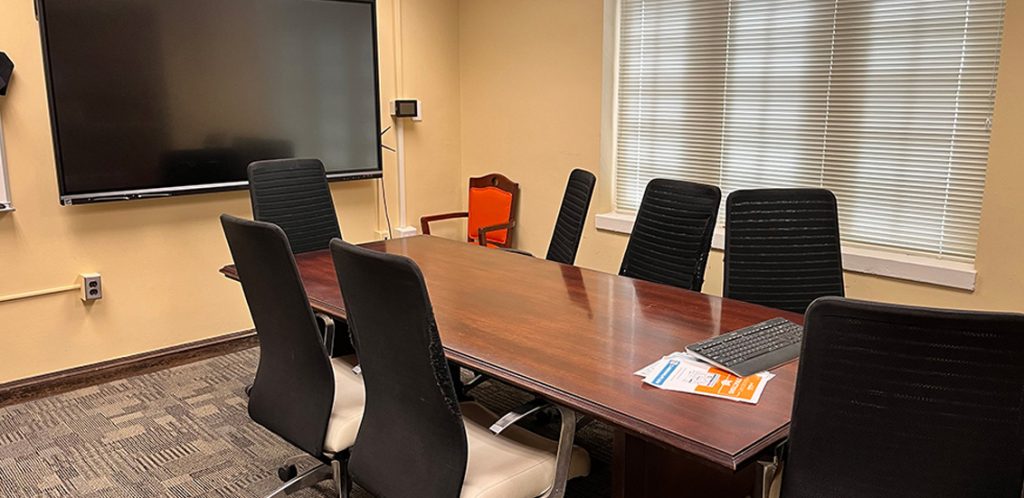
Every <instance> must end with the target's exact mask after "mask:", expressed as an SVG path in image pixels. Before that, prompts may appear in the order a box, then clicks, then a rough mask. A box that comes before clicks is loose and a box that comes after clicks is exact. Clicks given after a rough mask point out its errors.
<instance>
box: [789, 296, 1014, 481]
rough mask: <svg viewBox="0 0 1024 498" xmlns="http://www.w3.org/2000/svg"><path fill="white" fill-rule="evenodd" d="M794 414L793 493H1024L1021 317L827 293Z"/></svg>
mask: <svg viewBox="0 0 1024 498" xmlns="http://www.w3.org/2000/svg"><path fill="white" fill-rule="evenodd" d="M792 420H793V422H792V425H791V427H790V431H789V441H790V443H789V457H788V459H787V461H786V465H785V471H784V473H783V475H782V496H783V497H784V498H802V497H821V496H843V497H849V498H862V497H890V496H901V497H933V498H934V497H940V498H941V497H966V496H971V497H974V496H978V497H981V496H985V497H1006V498H1019V497H1020V496H1021V486H1022V483H1024V315H1017V314H1001V313H978V312H965V311H944V310H932V309H924V308H912V307H903V306H894V305H886V304H876V303H866V302H857V301H849V300H846V299H842V298H835V297H826V298H821V299H819V300H817V301H815V302H814V304H812V305H811V306H810V308H808V310H807V322H806V332H805V335H804V343H803V352H802V354H801V355H800V371H799V373H798V374H797V384H796V398H795V401H794V406H793V419H792Z"/></svg>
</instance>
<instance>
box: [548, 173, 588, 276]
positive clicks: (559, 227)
mask: <svg viewBox="0 0 1024 498" xmlns="http://www.w3.org/2000/svg"><path fill="white" fill-rule="evenodd" d="M595 184H597V177H596V176H594V174H593V173H591V172H589V171H586V170H582V169H574V170H572V173H569V182H568V183H567V184H566V186H565V196H563V197H562V207H561V208H560V209H559V210H558V219H557V221H555V231H554V233H553V234H551V243H550V244H549V245H548V255H547V259H548V260H549V261H557V262H559V263H564V264H567V265H571V264H574V263H575V262H576V252H577V251H578V250H579V248H580V239H581V238H582V237H583V226H584V225H585V224H586V223H587V212H588V211H589V210H590V199H591V198H592V197H593V195H594V185H595Z"/></svg>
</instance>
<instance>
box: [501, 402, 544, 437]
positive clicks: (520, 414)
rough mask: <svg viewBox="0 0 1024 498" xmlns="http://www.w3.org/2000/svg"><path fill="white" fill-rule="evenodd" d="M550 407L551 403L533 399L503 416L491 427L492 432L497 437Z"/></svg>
mask: <svg viewBox="0 0 1024 498" xmlns="http://www.w3.org/2000/svg"><path fill="white" fill-rule="evenodd" d="M549 405H551V403H549V402H548V401H547V400H545V399H541V398H533V399H532V400H530V401H527V402H526V403H523V404H522V405H519V406H517V407H515V408H513V409H511V410H509V412H508V413H506V414H504V415H502V416H501V418H499V419H498V421H497V422H495V423H494V424H492V425H491V432H493V433H494V434H495V435H497V434H501V433H502V432H504V431H505V429H508V428H509V427H511V426H513V425H515V424H517V423H519V421H520V420H522V419H524V418H526V417H529V416H530V415H533V414H534V413H537V412H539V411H540V410H543V409H544V408H545V407H547V406H549Z"/></svg>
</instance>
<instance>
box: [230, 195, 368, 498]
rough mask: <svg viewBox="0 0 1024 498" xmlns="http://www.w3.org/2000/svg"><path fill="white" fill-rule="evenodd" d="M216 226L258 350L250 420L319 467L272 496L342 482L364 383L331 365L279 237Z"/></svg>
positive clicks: (236, 222)
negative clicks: (253, 328) (228, 254)
mask: <svg viewBox="0 0 1024 498" xmlns="http://www.w3.org/2000/svg"><path fill="white" fill-rule="evenodd" d="M221 224H222V225H223V227H224V234H225V236H226V237H227V240H228V246H229V247H230V248H231V256H232V258H233V259H234V262H235V267H236V269H237V271H238V278H239V280H240V281H241V284H242V290H243V291H244V293H245V300H246V302H247V303H248V305H249V312H250V313H251V315H252V320H253V323H254V324H255V325H256V335H257V336H258V338H259V342H260V361H259V366H258V367H257V369H256V380H255V381H254V382H253V386H252V390H251V392H250V397H249V416H250V417H252V419H253V420H254V421H255V422H256V423H258V424H260V425H262V426H263V427H266V428H267V429H268V430H270V431H271V432H273V433H274V434H277V435H278V436H280V437H281V438H283V439H285V440H286V441H288V442H289V443H291V444H293V445H295V446H297V447H298V448H300V449H301V450H303V451H305V452H306V453H308V454H310V455H312V456H313V457H315V458H317V459H319V460H320V461H321V465H319V466H317V467H314V468H313V469H311V470H309V471H308V472H306V473H304V474H303V475H301V476H298V477H294V476H287V477H289V478H291V477H294V478H293V479H291V480H290V481H289V482H287V483H285V484H284V485H283V486H282V487H281V488H280V489H278V490H277V491H275V492H274V494H272V495H270V496H284V495H285V494H290V493H291V492H294V491H295V490H298V489H301V488H304V487H307V486H310V485H312V484H316V483H317V482H319V481H322V480H324V479H326V478H329V477H330V476H331V475H332V474H333V475H334V476H335V478H336V479H339V482H340V478H341V477H342V475H343V474H342V473H341V472H340V468H341V467H340V462H339V460H343V459H344V458H346V457H347V449H348V448H349V447H350V446H352V443H353V442H354V441H355V437H356V432H357V431H358V429H359V422H360V420H361V418H362V415H363V400H364V394H363V383H362V379H360V378H359V376H357V375H355V374H354V373H353V372H352V362H351V361H346V360H344V359H341V358H335V359H330V358H329V357H328V354H327V350H326V348H325V345H324V344H323V342H321V336H320V330H319V328H318V327H317V323H316V319H315V318H314V316H313V311H312V310H311V309H310V307H309V301H308V299H307V297H306V292H305V289H304V288H303V286H302V281H301V280H300V278H299V272H298V269H297V268H296V267H295V259H294V257H293V256H292V253H291V249H290V247H289V245H288V239H287V238H286V237H285V234H284V232H283V231H282V230H281V229H280V228H278V227H277V226H275V225H272V224H270V223H262V222H258V221H249V220H244V219H241V218H235V217H233V216H229V215H222V216H221ZM292 472H294V470H293V471H292ZM282 478H285V476H284V475H282Z"/></svg>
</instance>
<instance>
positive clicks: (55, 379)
mask: <svg viewBox="0 0 1024 498" xmlns="http://www.w3.org/2000/svg"><path fill="white" fill-rule="evenodd" d="M257 344H258V342H257V340H256V331H254V330H244V331H241V332H234V333H231V334H226V335H222V336H217V337H211V338H209V339H203V340H201V341H196V342H189V343H186V344H179V345H177V346H171V347H167V348H163V349H158V350H156V351H148V352H145V353H139V354H134V355H131V356H125V357H123V358H116V359H113V360H108V361H102V362H99V363H94V364H92V365H85V366H82V367H76V368H71V369H68V370H61V371H59V372H53V373H48V374H43V375H39V376H36V377H29V378H27V379H21V380H16V381H13V382H8V383H6V384H0V407H2V406H7V405H13V404H17V403H23V402H25V401H29V400H33V399H38V398H44V397H46V396H53V395H55V394H60V393H64V392H68V391H73V390H75V389H81V388H83V387H89V386H94V385H97V384H102V383H104V382H110V381H113V380H117V379H123V378H125V377H132V376H135V375H142V374H146V373H150V372H155V371H157V370H164V369H167V368H171V367H176V366H179V365H184V364H186V363H192V362H195V361H199V360H205V359H207V358H212V357H214V356H221V355H225V354H229V353H234V352H236V351H241V350H243V349H248V348H251V347H253V346H256V345H257Z"/></svg>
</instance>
